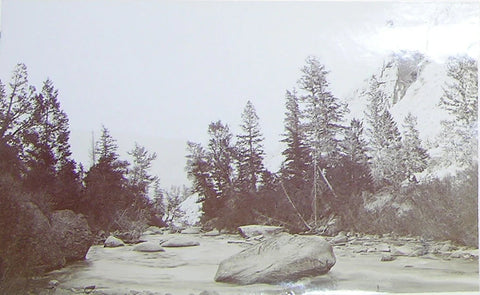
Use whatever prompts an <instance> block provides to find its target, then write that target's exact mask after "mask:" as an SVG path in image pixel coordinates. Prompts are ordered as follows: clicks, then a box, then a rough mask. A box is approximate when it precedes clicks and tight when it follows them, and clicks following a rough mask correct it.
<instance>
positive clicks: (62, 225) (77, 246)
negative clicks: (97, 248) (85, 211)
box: [50, 210, 93, 262]
mask: <svg viewBox="0 0 480 295" xmlns="http://www.w3.org/2000/svg"><path fill="white" fill-rule="evenodd" d="M50 222H51V225H52V230H53V234H54V236H55V237H56V238H57V239H58V240H57V241H59V246H60V249H61V251H62V253H63V255H64V256H65V260H66V261H67V262H69V261H75V260H82V259H84V258H85V256H86V255H87V252H88V249H90V246H92V244H93V234H92V232H91V231H90V227H89V226H88V222H87V219H85V217H84V216H83V215H81V214H76V213H74V212H73V211H71V210H61V211H55V212H53V214H52V217H51V218H50Z"/></svg>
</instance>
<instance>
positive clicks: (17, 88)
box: [0, 64, 35, 152]
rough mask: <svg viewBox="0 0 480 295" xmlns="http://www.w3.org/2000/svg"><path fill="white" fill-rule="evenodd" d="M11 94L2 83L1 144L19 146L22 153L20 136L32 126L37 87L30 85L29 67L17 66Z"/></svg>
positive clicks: (0, 102)
mask: <svg viewBox="0 0 480 295" xmlns="http://www.w3.org/2000/svg"><path fill="white" fill-rule="evenodd" d="M9 87H10V93H9V94H7V93H6V91H5V86H4V85H3V84H2V82H1V81H0V142H1V143H7V144H9V145H10V146H17V147H18V150H19V152H21V151H22V145H21V140H20V135H21V133H22V132H23V131H24V130H27V129H28V128H29V127H30V126H31V124H32V113H33V103H32V102H33V98H34V96H35V87H33V86H29V85H28V74H27V67H26V66H25V65H24V64H17V66H16V68H15V70H14V72H13V76H12V79H11V82H10V83H9Z"/></svg>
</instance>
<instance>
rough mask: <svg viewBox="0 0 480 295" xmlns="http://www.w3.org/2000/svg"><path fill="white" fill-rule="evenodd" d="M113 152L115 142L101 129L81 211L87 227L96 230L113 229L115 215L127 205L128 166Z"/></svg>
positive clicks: (86, 181)
mask: <svg viewBox="0 0 480 295" xmlns="http://www.w3.org/2000/svg"><path fill="white" fill-rule="evenodd" d="M117 149H118V146H117V143H116V140H115V139H114V138H113V137H112V136H111V135H110V131H109V130H108V129H107V128H105V126H102V134H101V136H100V140H99V141H97V143H96V151H95V153H96V155H97V156H98V162H97V163H96V164H95V165H94V166H92V167H91V168H90V170H89V171H88V172H87V176H86V177H85V186H86V197H87V202H86V204H85V206H86V208H84V209H86V211H87V212H85V213H87V215H89V218H90V222H89V223H90V224H91V225H93V226H94V227H96V228H97V229H103V230H109V231H110V230H113V229H115V223H114V222H115V219H116V215H117V212H119V211H120V210H124V209H125V208H127V207H128V206H129V205H130V204H129V203H130V202H129V201H130V200H129V196H128V189H127V187H128V182H127V178H126V174H127V167H128V162H126V161H121V160H120V159H119V155H118V153H117Z"/></svg>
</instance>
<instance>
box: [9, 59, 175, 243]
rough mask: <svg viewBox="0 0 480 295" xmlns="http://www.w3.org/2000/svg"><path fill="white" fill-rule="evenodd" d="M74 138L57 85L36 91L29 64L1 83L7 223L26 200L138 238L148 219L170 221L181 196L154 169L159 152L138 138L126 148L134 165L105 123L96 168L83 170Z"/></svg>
mask: <svg viewBox="0 0 480 295" xmlns="http://www.w3.org/2000/svg"><path fill="white" fill-rule="evenodd" d="M69 137H70V131H69V121H68V117H67V114H66V113H65V112H64V111H63V110H62V108H61V105H60V101H59V94H58V90H57V89H55V87H54V85H53V82H52V81H51V80H49V79H47V80H45V81H44V82H43V84H42V87H41V89H40V90H37V89H36V88H35V87H34V86H33V85H30V84H29V81H28V73H27V67H26V66H25V65H24V64H18V65H17V66H16V67H15V69H14V71H13V75H12V78H11V80H10V82H9V83H8V84H7V85H4V84H3V83H2V82H1V81H0V189H1V191H2V192H1V194H0V201H1V204H0V205H1V210H2V217H1V218H0V219H2V220H1V221H2V223H5V224H9V223H10V222H14V223H15V218H16V217H15V216H14V215H9V214H7V212H9V209H8V208H11V207H18V204H19V203H20V202H21V201H22V202H25V201H28V202H33V203H34V204H36V205H37V206H38V207H39V208H40V209H41V210H42V212H43V213H44V214H45V215H46V216H49V214H50V213H51V212H53V211H54V210H63V209H69V210H72V211H74V212H76V213H82V214H84V215H85V216H86V217H87V219H88V222H89V225H90V227H91V228H92V230H93V231H94V232H95V233H98V232H100V231H103V232H105V233H109V232H114V231H117V232H120V233H121V232H132V230H133V231H134V232H135V231H137V232H138V233H137V234H138V235H139V234H140V233H141V231H142V230H143V229H144V226H145V225H146V224H148V223H150V224H156V225H165V222H166V220H165V218H166V217H165V216H164V215H165V211H166V210H169V211H171V212H173V211H174V210H175V208H170V207H172V206H174V207H175V206H178V204H179V202H180V201H181V200H179V199H178V196H177V195H175V196H170V195H172V193H169V192H166V191H165V190H163V189H161V188H160V185H159V179H158V177H156V176H153V175H151V174H150V171H149V170H150V168H151V165H152V162H153V161H154V160H155V159H156V154H155V153H150V152H149V151H147V150H146V148H145V147H143V146H141V145H139V144H137V143H135V145H134V148H133V149H132V150H131V151H129V152H128V154H129V155H130V157H131V163H129V162H128V161H125V160H122V159H121V158H120V156H119V154H118V145H117V143H116V140H115V139H114V138H113V137H112V135H111V134H110V131H109V130H108V129H107V128H106V127H104V126H102V130H101V135H100V138H98V140H96V141H95V143H94V147H93V150H92V155H93V157H92V158H93V163H92V166H91V167H90V168H89V169H85V167H84V166H83V165H82V164H80V163H77V162H76V161H75V160H74V159H73V157H72V152H71V147H70V144H69ZM165 199H167V200H171V202H170V203H168V202H166V201H165ZM2 228H4V227H2ZM2 236H3V235H2ZM6 239H7V238H6Z"/></svg>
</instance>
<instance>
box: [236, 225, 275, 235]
mask: <svg viewBox="0 0 480 295" xmlns="http://www.w3.org/2000/svg"><path fill="white" fill-rule="evenodd" d="M238 231H239V232H240V235H242V237H244V238H251V237H255V236H260V235H261V236H271V235H274V234H278V233H281V232H283V231H284V228H283V227H281V226H270V225H245V226H240V227H239V228H238Z"/></svg>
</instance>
